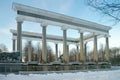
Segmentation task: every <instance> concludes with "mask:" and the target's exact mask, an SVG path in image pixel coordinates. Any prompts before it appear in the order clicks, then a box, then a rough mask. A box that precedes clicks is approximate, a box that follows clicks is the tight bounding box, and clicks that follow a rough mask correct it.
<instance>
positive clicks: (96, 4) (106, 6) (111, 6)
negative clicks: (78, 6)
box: [87, 0, 120, 22]
mask: <svg viewBox="0 0 120 80" xmlns="http://www.w3.org/2000/svg"><path fill="white" fill-rule="evenodd" d="M87 4H88V5H89V6H91V7H93V8H95V9H96V10H99V11H100V12H101V13H103V14H105V15H107V16H110V17H111V18H112V19H114V20H115V22H119V21H120V0H87Z"/></svg>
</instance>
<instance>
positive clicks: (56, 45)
mask: <svg viewBox="0 0 120 80" xmlns="http://www.w3.org/2000/svg"><path fill="white" fill-rule="evenodd" d="M55 50H56V61H57V60H58V44H55Z"/></svg>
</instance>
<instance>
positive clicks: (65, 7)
mask: <svg viewBox="0 0 120 80" xmlns="http://www.w3.org/2000/svg"><path fill="white" fill-rule="evenodd" d="M61 3H62V4H61V5H60V8H59V12H62V13H68V12H69V11H70V10H71V8H72V7H73V4H74V1H73V0H69V1H68V0H67V1H66V0H61Z"/></svg>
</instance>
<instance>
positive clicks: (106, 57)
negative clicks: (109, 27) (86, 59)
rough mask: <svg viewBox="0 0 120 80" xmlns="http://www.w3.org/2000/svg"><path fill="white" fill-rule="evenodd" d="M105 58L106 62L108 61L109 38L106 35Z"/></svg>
mask: <svg viewBox="0 0 120 80" xmlns="http://www.w3.org/2000/svg"><path fill="white" fill-rule="evenodd" d="M105 59H106V61H107V62H109V38H108V37H106V51H105Z"/></svg>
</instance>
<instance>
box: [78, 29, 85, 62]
mask: <svg viewBox="0 0 120 80" xmlns="http://www.w3.org/2000/svg"><path fill="white" fill-rule="evenodd" d="M79 32H80V62H82V63H84V48H83V43H84V42H83V31H79Z"/></svg>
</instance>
